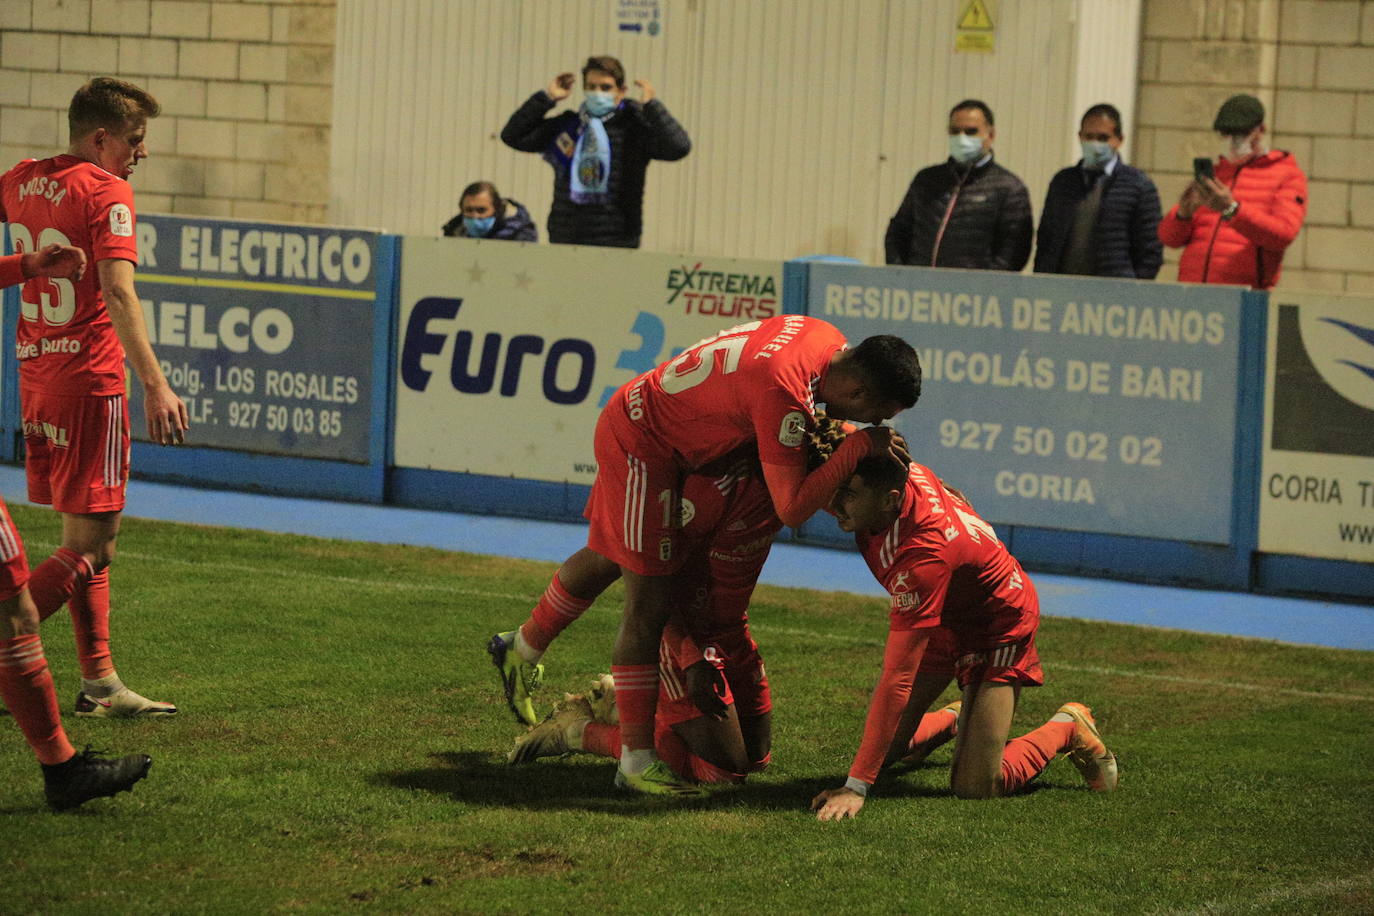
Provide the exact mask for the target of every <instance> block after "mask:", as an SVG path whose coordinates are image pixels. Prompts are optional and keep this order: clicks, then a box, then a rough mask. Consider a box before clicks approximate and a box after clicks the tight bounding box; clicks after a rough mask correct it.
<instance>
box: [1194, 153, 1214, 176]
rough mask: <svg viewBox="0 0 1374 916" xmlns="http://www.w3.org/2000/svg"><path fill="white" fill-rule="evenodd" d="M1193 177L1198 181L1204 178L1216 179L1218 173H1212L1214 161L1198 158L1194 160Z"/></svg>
mask: <svg viewBox="0 0 1374 916" xmlns="http://www.w3.org/2000/svg"><path fill="white" fill-rule="evenodd" d="M1193 177H1194V178H1196V179H1197V180H1198V181H1201V180H1202V179H1204V178H1215V177H1216V173H1215V172H1213V171H1212V160H1211V159H1207V158H1204V157H1202V156H1198V157H1197V158H1196V159H1194V160H1193Z"/></svg>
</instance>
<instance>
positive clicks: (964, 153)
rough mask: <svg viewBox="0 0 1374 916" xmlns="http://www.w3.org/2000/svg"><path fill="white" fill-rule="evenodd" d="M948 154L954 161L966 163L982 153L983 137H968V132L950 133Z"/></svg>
mask: <svg viewBox="0 0 1374 916" xmlns="http://www.w3.org/2000/svg"><path fill="white" fill-rule="evenodd" d="M949 155H950V158H951V159H953V160H954V161H955V162H958V163H960V164H961V165H968V164H969V163H970V162H973V161H975V160H977V159H979V158H980V157H981V156H982V155H983V138H982V137H970V136H969V135H968V134H951V135H950V138H949Z"/></svg>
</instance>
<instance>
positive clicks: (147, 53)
mask: <svg viewBox="0 0 1374 916" xmlns="http://www.w3.org/2000/svg"><path fill="white" fill-rule="evenodd" d="M333 67H334V3H333V0H318V2H290V0H262V2H202V0H3V2H0V168H8V167H9V166H10V165H11V164H13V163H15V162H17V161H18V160H20V159H23V158H26V157H32V156H49V155H53V154H55V153H59V152H65V151H66V148H67V142H68V135H67V122H66V108H67V103H68V102H69V101H70V100H71V97H72V93H73V92H75V91H76V90H77V88H79V87H80V86H81V84H82V83H83V82H85V81H86V80H87V79H89V78H90V77H92V76H118V77H120V78H121V79H127V80H129V81H131V82H133V83H136V84H138V85H140V86H142V87H144V88H145V89H147V90H148V91H150V92H152V93H153V95H155V96H156V97H157V99H158V101H159V102H161V103H162V116H161V117H160V118H158V119H157V120H155V121H153V122H152V123H151V124H150V125H149V130H148V149H149V154H150V155H149V158H148V160H147V162H146V163H145V164H144V165H143V166H141V167H140V168H139V171H138V172H136V173H135V175H134V178H133V182H134V187H135V190H136V192H137V195H138V206H139V209H141V210H144V211H149V212H160V213H183V214H195V215H210V216H233V217H241V218H245V219H271V220H291V221H297V222H323V221H324V219H325V212H326V208H327V204H328V201H329V126H330V120H331V117H332V111H331V105H332V101H331V84H332V82H333Z"/></svg>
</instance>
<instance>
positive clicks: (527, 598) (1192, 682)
mask: <svg viewBox="0 0 1374 916" xmlns="http://www.w3.org/2000/svg"><path fill="white" fill-rule="evenodd" d="M119 555H120V556H123V557H128V558H130V559H135V560H144V561H147V562H152V563H173V564H176V565H179V566H200V567H205V568H210V569H222V570H228V571H230V572H243V573H252V574H255V575H263V574H264V573H265V574H268V575H277V576H282V577H284V578H291V579H309V580H311V581H315V582H336V583H338V584H340V585H351V586H360V587H364V588H380V589H395V590H398V591H420V592H442V593H445V594H449V595H465V596H468V597H473V598H494V599H497V600H501V601H521V602H529V603H531V604H532V603H533V602H535V601H537V600H538V596H536V595H511V594H506V593H502V592H483V591H475V590H472V589H463V588H454V587H452V586H448V585H444V584H442V583H438V582H407V581H403V580H400V579H361V578H356V577H353V576H333V575H324V574H321V573H310V572H301V571H299V570H294V569H293V570H277V569H272V568H269V567H262V566H252V565H248V564H242V563H223V562H212V563H204V562H199V561H196V560H187V559H185V558H182V557H168V556H159V555H153V554H144V553H136V552H133V551H120V553H119ZM750 625H751V628H752V629H754V630H755V631H762V632H764V633H777V634H780V635H782V636H795V637H798V638H801V639H815V640H820V641H822V642H841V643H848V644H850V645H856V646H871V647H872V648H875V649H881V648H882V647H883V643H882V642H881V641H878V640H875V639H871V638H868V637H862V636H848V635H845V634H841V633H818V632H816V631H814V630H798V629H794V628H792V627H777V626H773V625H771V624H764V625H762V626H759V625H758V624H756V623H753V622H751V624H750ZM1051 667H1054V668H1061V669H1063V670H1065V671H1076V672H1080V673H1082V674H1098V675H1102V676H1105V677H1132V678H1139V679H1141V680H1147V681H1164V682H1167V683H1171V684H1187V685H1188V686H1191V687H1210V688H1215V689H1220V690H1227V689H1229V690H1241V691H1247V692H1251V693H1267V694H1280V695H1283V696H1289V697H1303V698H1305V699H1313V700H1341V701H1344V702H1348V703H1374V696H1371V695H1367V694H1359V693H1322V692H1321V691H1317V690H1296V689H1294V688H1291V687H1266V686H1264V685H1261V684H1245V683H1241V682H1239V681H1212V680H1206V679H1203V678H1192V677H1180V676H1178V675H1171V674H1153V673H1151V672H1148V671H1123V670H1121V669H1118V668H1100V667H1096V666H1093V665H1074V664H1071V663H1068V662H1058V661H1056V662H1053V663H1052V664H1051Z"/></svg>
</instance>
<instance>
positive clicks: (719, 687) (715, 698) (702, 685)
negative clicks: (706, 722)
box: [686, 659, 729, 721]
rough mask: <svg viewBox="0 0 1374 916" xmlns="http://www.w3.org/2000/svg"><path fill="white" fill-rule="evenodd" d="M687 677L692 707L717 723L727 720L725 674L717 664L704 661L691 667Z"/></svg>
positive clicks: (688, 693)
mask: <svg viewBox="0 0 1374 916" xmlns="http://www.w3.org/2000/svg"><path fill="white" fill-rule="evenodd" d="M686 675H687V695H688V696H689V697H691V698H692V705H693V706H695V707H696V708H697V709H699V710H701V711H702V712H703V713H704V714H706V715H707V716H710V717H711V718H712V719H715V720H716V721H720V720H722V719H724V718H725V710H726V709H728V708H729V707H727V706H726V705H725V692H726V686H725V672H723V671H722V670H721V669H720V668H719V667H718V666H717V665H716V663H715V662H712V661H708V660H707V659H702V660H701V661H699V662H696V663H695V664H692V665H689V666H688V667H687V671H686Z"/></svg>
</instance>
